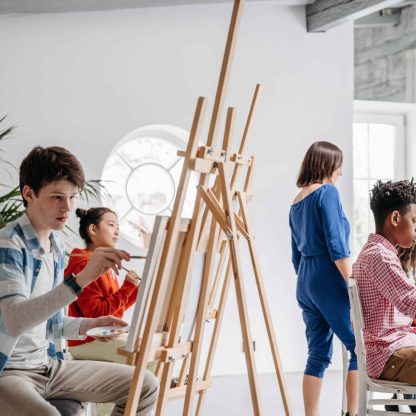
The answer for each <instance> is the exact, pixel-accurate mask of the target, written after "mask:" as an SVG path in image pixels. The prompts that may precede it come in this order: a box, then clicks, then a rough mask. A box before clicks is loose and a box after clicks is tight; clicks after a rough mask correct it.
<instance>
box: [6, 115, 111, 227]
mask: <svg viewBox="0 0 416 416" xmlns="http://www.w3.org/2000/svg"><path fill="white" fill-rule="evenodd" d="M5 118H6V116H3V117H1V118H0V141H1V140H3V139H5V138H6V137H9V138H10V137H12V134H11V133H12V132H13V131H14V130H15V129H16V126H9V127H6V128H2V127H1V124H2V123H3V122H4V120H5ZM0 152H3V150H2V149H1V148H0ZM0 164H1V165H3V168H4V169H6V170H7V169H9V168H11V169H16V168H15V167H14V166H13V165H12V164H11V163H10V162H8V161H7V160H6V159H5V158H4V157H3V156H2V154H1V153H0ZM0 186H1V187H2V188H5V189H6V190H5V191H4V193H2V192H0V229H1V228H3V227H5V226H6V225H7V224H8V223H9V222H12V221H14V220H16V219H17V218H19V217H20V216H21V215H22V214H23V213H24V211H25V208H24V205H23V201H22V197H21V195H20V189H19V186H15V187H13V186H9V185H6V184H4V183H0ZM102 193H104V194H106V193H107V194H108V191H107V189H106V188H105V185H104V183H103V182H102V181H101V180H99V179H92V180H88V181H87V182H86V184H85V188H84V189H83V190H82V191H81V192H80V198H81V199H82V200H84V201H86V202H89V201H90V200H99V199H100V196H101V194H102Z"/></svg>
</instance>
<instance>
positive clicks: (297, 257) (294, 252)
mask: <svg viewBox="0 0 416 416" xmlns="http://www.w3.org/2000/svg"><path fill="white" fill-rule="evenodd" d="M300 257H301V254H300V251H299V250H298V246H297V244H296V241H295V239H294V238H293V234H292V263H293V267H294V268H295V272H296V274H298V270H299V263H300Z"/></svg>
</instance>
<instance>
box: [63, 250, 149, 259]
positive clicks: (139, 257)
mask: <svg viewBox="0 0 416 416" xmlns="http://www.w3.org/2000/svg"><path fill="white" fill-rule="evenodd" d="M93 254H94V253H68V252H67V251H65V255H67V256H68V257H88V256H92V255H93ZM146 257H147V256H130V259H145V258H146Z"/></svg>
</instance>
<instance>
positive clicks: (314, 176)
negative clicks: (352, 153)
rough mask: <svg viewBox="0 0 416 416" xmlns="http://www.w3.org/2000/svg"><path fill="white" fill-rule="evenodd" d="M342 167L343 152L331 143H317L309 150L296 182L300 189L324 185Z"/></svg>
mask: <svg viewBox="0 0 416 416" xmlns="http://www.w3.org/2000/svg"><path fill="white" fill-rule="evenodd" d="M341 166H342V152H341V150H340V148H339V147H338V146H335V145H334V144H332V143H329V142H322V141H321V142H315V143H313V144H312V146H311V147H310V148H309V149H308V150H307V152H306V155H305V157H304V159H303V162H302V165H301V167H300V171H299V175H298V178H297V181H296V186H297V187H298V188H303V187H304V186H308V185H311V184H313V183H322V182H323V180H324V179H325V178H330V177H331V176H332V174H333V173H334V172H335V171H336V170H337V169H339V168H340V167H341Z"/></svg>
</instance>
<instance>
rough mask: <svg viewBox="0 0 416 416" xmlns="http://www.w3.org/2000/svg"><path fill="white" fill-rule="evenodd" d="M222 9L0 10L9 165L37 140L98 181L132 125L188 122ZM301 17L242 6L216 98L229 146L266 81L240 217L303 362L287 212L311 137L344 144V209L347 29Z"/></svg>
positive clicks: (254, 316) (232, 315)
mask: <svg viewBox="0 0 416 416" xmlns="http://www.w3.org/2000/svg"><path fill="white" fill-rule="evenodd" d="M230 14H231V4H220V5H201V6H183V7H169V8H154V9H152V8H146V9H139V10H123V11H110V12H91V13H70V14H50V15H26V16H25V15H16V16H2V17H0V57H1V65H0V115H1V114H8V115H9V117H8V120H9V122H10V123H17V124H18V125H19V129H18V131H17V133H16V134H15V138H14V139H13V140H12V141H10V142H8V143H5V144H2V145H1V147H2V148H3V149H5V150H6V155H7V157H8V158H9V160H11V161H12V162H14V163H18V162H20V160H21V158H22V157H23V156H24V155H25V154H26V153H27V152H28V151H29V150H30V148H31V147H32V146H33V145H35V144H41V145H61V146H65V147H67V148H68V149H70V150H71V151H72V152H74V153H75V155H77V156H78V157H79V159H80V160H81V162H82V164H83V166H84V167H85V171H86V174H87V177H89V178H96V177H98V176H99V175H100V173H101V167H102V165H103V163H104V161H105V159H106V157H107V155H108V152H109V151H110V149H111V148H112V147H113V146H114V144H115V143H116V142H117V141H118V140H120V139H121V138H122V137H123V136H124V135H125V134H127V133H128V132H130V131H131V130H133V129H135V128H137V127H140V126H144V125H147V124H153V123H166V124H173V125H177V126H179V127H182V128H185V129H189V128H190V125H191V121H192V116H193V111H194V106H195V104H196V100H197V97H198V96H199V95H204V96H207V97H209V100H210V101H209V104H210V105H212V102H213V100H214V96H215V88H216V84H217V79H218V75H219V68H220V63H221V59H222V54H223V50H224V45H225V39H226V33H227V28H228V22H229V17H230ZM304 15H305V13H304V8H303V7H278V6H277V5H275V4H273V3H272V2H265V3H260V4H259V3H256V4H253V3H248V4H246V6H245V11H244V14H243V18H242V24H241V27H240V35H239V40H238V44H237V48H236V55H235V61H234V64H233V69H232V73H231V81H230V88H229V94H228V96H227V105H234V106H236V107H237V110H238V114H237V124H238V126H237V128H236V133H237V135H236V136H235V138H234V143H236V142H237V141H238V139H237V137H241V132H242V126H243V120H245V117H246V115H247V111H248V107H249V103H250V100H251V96H252V93H253V91H254V86H255V84H256V83H257V82H260V83H262V84H263V85H264V94H263V97H262V100H261V105H260V106H259V109H258V114H257V115H256V121H255V124H254V128H253V132H252V136H251V138H250V144H249V152H251V153H253V154H254V155H255V156H256V157H257V170H256V174H255V178H254V185H253V193H254V200H253V201H252V203H251V213H252V216H253V221H254V229H255V230H256V236H257V239H256V243H257V247H258V251H259V254H260V261H261V265H262V272H263V275H264V279H265V285H266V288H267V293H268V299H269V302H270V304H271V309H272V315H273V319H274V324H275V329H276V333H277V337H278V344H279V347H280V354H281V358H282V361H283V367H284V369H285V370H286V371H303V368H304V363H305V359H306V342H305V339H304V327H303V323H302V320H301V313H300V310H299V309H298V306H297V303H296V298H295V284H296V278H295V275H294V272H293V270H292V266H291V261H290V258H291V253H290V238H289V236H290V234H289V227H288V212H289V207H290V204H291V201H292V200H293V197H294V195H295V193H296V189H295V186H294V182H295V177H296V173H297V170H298V167H299V164H300V162H301V159H302V157H303V154H304V152H305V150H306V149H307V147H308V146H309V145H310V144H311V142H312V141H313V140H314V139H317V138H320V139H328V140H332V141H334V142H335V143H337V144H338V145H339V146H340V147H341V148H342V149H343V150H344V155H345V160H346V161H345V167H344V179H343V180H342V181H341V185H340V188H341V194H342V197H343V202H344V208H345V210H346V212H347V215H348V216H350V213H351V197H352V188H351V134H352V99H353V59H352V56H353V31H352V26H351V25H346V26H342V27H340V28H337V29H334V30H331V31H330V32H328V33H311V34H310V33H307V32H306V26H305V17H304ZM210 109H211V107H209V111H210ZM208 113H209V112H208ZM205 124H207V123H205ZM1 179H2V180H3V178H1ZM2 180H0V183H1V182H2ZM5 180H6V179H5ZM246 286H247V292H248V298H249V299H248V302H249V307H250V318H251V321H252V324H253V326H254V329H253V334H254V337H255V339H256V341H257V347H258V350H257V353H256V356H257V358H258V367H259V370H260V371H266V372H268V371H272V362H271V360H270V356H269V355H267V354H266V353H265V351H266V349H267V348H266V345H267V344H266V343H267V341H266V340H267V338H266V335H265V332H264V328H263V327H262V326H260V325H256V324H257V323H258V322H261V318H260V308H259V306H258V303H257V302H256V301H255V296H254V293H255V291H254V286H253V285H252V284H247V285H246ZM236 318H237V313H236V307H235V303H234V297H233V296H232V297H231V300H230V302H229V307H228V309H227V317H226V320H225V322H224V325H223V331H222V334H223V336H222V340H221V343H220V346H219V349H218V354H217V361H216V366H215V371H216V372H217V373H235V372H243V371H245V368H244V362H243V354H242V352H241V336H240V331H239V326H238V323H237V320H236ZM338 350H339V348H338V349H337V353H336V354H337V357H336V360H335V361H336V362H335V366H334V367H335V368H340V360H339V351H338ZM334 367H333V368H334Z"/></svg>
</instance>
